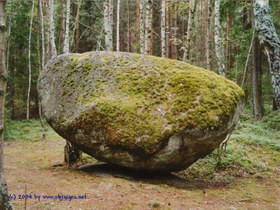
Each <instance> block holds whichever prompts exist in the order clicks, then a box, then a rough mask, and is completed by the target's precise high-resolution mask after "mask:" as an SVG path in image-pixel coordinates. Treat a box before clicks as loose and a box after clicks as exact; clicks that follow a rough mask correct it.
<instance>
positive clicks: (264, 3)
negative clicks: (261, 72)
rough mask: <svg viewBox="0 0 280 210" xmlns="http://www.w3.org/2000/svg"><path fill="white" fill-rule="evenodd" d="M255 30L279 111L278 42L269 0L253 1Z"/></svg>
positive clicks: (279, 53)
mask: <svg viewBox="0 0 280 210" xmlns="http://www.w3.org/2000/svg"><path fill="white" fill-rule="evenodd" d="M254 16H255V29H256V32H257V34H258V38H259V40H260V43H261V44H262V45H263V46H264V51H265V53H266V55H267V58H268V63H269V69H270V73H271V77H272V79H271V82H272V88H273V92H274V100H275V104H276V108H277V109H280V40H279V38H278V35H277V33H276V30H275V26H274V24H273V21H272V18H271V16H270V8H269V0H255V3H254Z"/></svg>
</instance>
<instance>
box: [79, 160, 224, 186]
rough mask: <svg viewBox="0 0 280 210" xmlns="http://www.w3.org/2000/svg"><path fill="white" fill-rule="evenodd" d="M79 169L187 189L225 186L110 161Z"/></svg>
mask: <svg viewBox="0 0 280 210" xmlns="http://www.w3.org/2000/svg"><path fill="white" fill-rule="evenodd" d="M78 170H80V171H83V172H85V173H88V174H93V175H98V176H101V177H117V178H123V179H127V180H130V181H133V182H144V183H149V184H155V185H162V184H163V185H168V186H171V187H176V188H178V189H185V190H193V189H207V188H217V187H221V186H223V187H225V183H223V182H213V181H201V180H200V181H197V180H190V179H188V178H185V177H182V176H180V175H179V174H177V173H163V172H154V173H151V172H143V171H136V170H132V169H128V168H125V167H121V166H116V165H112V164H108V163H93V164H86V165H83V166H80V167H78Z"/></svg>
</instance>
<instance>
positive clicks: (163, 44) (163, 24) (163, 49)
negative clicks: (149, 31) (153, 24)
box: [161, 0, 166, 57]
mask: <svg viewBox="0 0 280 210" xmlns="http://www.w3.org/2000/svg"><path fill="white" fill-rule="evenodd" d="M165 28H166V0H161V57H166V34H165Z"/></svg>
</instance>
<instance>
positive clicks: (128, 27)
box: [127, 0, 131, 52]
mask: <svg viewBox="0 0 280 210" xmlns="http://www.w3.org/2000/svg"><path fill="white" fill-rule="evenodd" d="M130 51H131V33H130V4H129V0H128V1H127V52H130Z"/></svg>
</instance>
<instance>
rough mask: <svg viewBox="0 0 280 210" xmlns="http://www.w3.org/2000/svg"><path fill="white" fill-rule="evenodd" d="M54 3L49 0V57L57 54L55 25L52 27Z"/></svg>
mask: <svg viewBox="0 0 280 210" xmlns="http://www.w3.org/2000/svg"><path fill="white" fill-rule="evenodd" d="M53 9H54V4H53V0H49V24H50V31H49V32H50V57H51V58H54V57H56V56H57V50H56V45H55V27H54V11H53Z"/></svg>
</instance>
